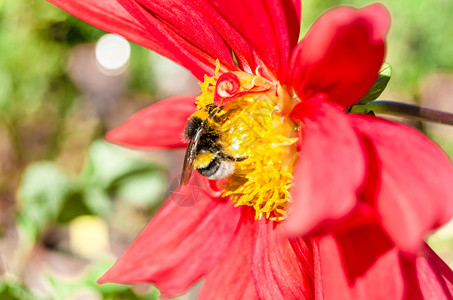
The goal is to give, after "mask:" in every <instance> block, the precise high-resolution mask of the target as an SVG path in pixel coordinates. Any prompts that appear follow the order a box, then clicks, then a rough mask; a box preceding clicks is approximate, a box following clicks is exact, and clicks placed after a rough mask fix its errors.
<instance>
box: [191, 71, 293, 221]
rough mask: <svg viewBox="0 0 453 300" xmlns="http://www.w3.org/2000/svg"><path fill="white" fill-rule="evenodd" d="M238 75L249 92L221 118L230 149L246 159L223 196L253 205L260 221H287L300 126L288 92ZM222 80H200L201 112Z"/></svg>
mask: <svg viewBox="0 0 453 300" xmlns="http://www.w3.org/2000/svg"><path fill="white" fill-rule="evenodd" d="M234 74H235V75H236V76H238V78H239V80H240V83H241V87H240V88H239V91H238V92H239V93H240V92H241V91H246V92H245V93H243V94H240V96H238V97H236V98H234V99H233V100H231V101H229V102H227V103H226V104H225V105H224V107H223V109H222V110H220V111H219V112H218V113H217V117H218V120H220V121H219V122H220V125H221V128H222V136H223V141H222V142H223V144H224V146H225V148H226V151H227V152H228V153H229V154H231V155H232V156H233V157H236V158H241V159H239V160H237V161H236V163H235V172H234V174H233V175H231V176H230V177H229V178H227V180H226V182H225V184H224V186H223V194H224V195H225V196H230V198H231V200H232V202H233V203H234V205H235V206H240V205H247V206H251V207H253V208H254V209H255V218H256V219H259V218H262V217H265V218H267V219H271V220H282V219H284V218H285V217H286V209H287V206H288V202H290V201H291V198H290V197H291V196H290V193H289V189H290V188H291V181H292V173H293V168H294V164H295V162H296V160H297V151H296V146H295V142H296V141H297V138H296V137H295V135H296V125H295V124H294V123H293V122H292V121H291V120H290V119H289V118H288V117H287V113H286V111H287V108H286V106H288V105H289V104H288V103H289V102H288V101H290V100H289V99H288V98H289V96H288V94H284V95H282V89H281V87H280V86H279V85H277V84H275V83H272V82H270V81H268V80H267V79H265V78H263V77H261V76H258V75H252V74H248V73H245V72H234ZM217 78H218V75H216V76H214V77H207V76H206V77H205V81H204V82H203V83H200V87H201V89H202V92H201V94H200V95H199V96H198V97H197V106H198V109H199V110H204V108H205V107H206V106H207V105H210V104H212V103H213V99H214V93H215V84H216V80H217ZM249 90H250V92H248V91H249ZM281 104H283V105H284V106H285V107H283V108H285V109H282V107H281ZM244 158H245V159H244ZM208 159H209V158H208V157H206V160H205V159H203V161H204V162H205V161H208ZM211 159H212V158H211ZM200 160H201V158H200ZM200 164H202V163H201V162H200Z"/></svg>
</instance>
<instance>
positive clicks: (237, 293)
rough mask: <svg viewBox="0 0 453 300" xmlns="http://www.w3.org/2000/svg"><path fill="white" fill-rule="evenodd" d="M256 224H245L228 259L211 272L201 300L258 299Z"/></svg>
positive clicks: (245, 222)
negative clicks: (254, 266) (254, 259)
mask: <svg viewBox="0 0 453 300" xmlns="http://www.w3.org/2000/svg"><path fill="white" fill-rule="evenodd" d="M255 232H256V226H254V224H253V222H247V221H245V220H243V222H241V223H240V227H239V230H238V233H237V235H236V236H235V238H234V240H233V242H232V243H231V246H230V248H229V249H228V251H227V253H226V254H225V258H224V259H223V260H222V261H221V262H220V263H219V264H218V265H217V266H216V267H215V268H214V270H212V272H210V273H209V274H208V275H207V276H206V279H205V281H204V283H203V286H202V288H201V291H200V295H199V296H198V298H197V299H198V300H202V299H206V300H211V299H232V300H233V299H234V300H236V299H237V300H240V299H244V300H249V299H250V300H253V299H258V295H257V294H256V290H255V284H254V282H253V278H252V266H251V260H252V241H253V239H254V237H255V235H256V233H255Z"/></svg>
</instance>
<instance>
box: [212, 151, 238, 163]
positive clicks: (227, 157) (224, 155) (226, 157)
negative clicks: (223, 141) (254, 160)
mask: <svg viewBox="0 0 453 300" xmlns="http://www.w3.org/2000/svg"><path fill="white" fill-rule="evenodd" d="M216 155H217V156H218V157H220V158H222V159H224V160H229V161H235V160H236V159H235V158H234V156H232V155H230V154H228V153H225V152H220V151H218V152H216Z"/></svg>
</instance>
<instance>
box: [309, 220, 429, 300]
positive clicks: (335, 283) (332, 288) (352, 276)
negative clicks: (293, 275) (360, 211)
mask: <svg viewBox="0 0 453 300" xmlns="http://www.w3.org/2000/svg"><path fill="white" fill-rule="evenodd" d="M313 260H314V262H315V277H314V283H315V290H316V296H315V299H324V300H329V299H335V300H342V299H344V300H350V299H367V300H373V299H376V300H378V299H379V300H382V299H403V293H404V282H403V278H402V274H401V270H400V264H399V257H398V251H397V249H396V248H392V245H391V244H390V242H389V240H388V238H387V237H386V236H385V235H384V234H383V233H382V231H381V230H380V229H379V228H378V227H377V226H374V227H361V228H357V229H355V230H350V231H348V232H346V233H344V234H342V235H340V236H334V235H327V236H325V237H322V238H319V239H316V240H314V241H313ZM433 299H434V298H433Z"/></svg>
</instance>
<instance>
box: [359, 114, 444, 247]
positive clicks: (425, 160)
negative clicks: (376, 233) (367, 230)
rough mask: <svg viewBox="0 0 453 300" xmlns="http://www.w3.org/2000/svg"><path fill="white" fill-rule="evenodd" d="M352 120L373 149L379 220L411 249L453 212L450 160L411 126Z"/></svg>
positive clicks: (419, 244) (372, 120)
mask: <svg viewBox="0 0 453 300" xmlns="http://www.w3.org/2000/svg"><path fill="white" fill-rule="evenodd" d="M351 120H352V122H353V124H354V127H355V129H356V130H357V131H358V132H360V133H361V134H363V135H364V136H365V138H367V139H368V140H369V141H370V143H368V147H373V148H374V149H371V152H372V153H377V160H378V161H379V164H380V168H379V172H380V174H378V175H377V176H376V178H375V179H374V180H375V184H377V185H378V186H377V190H376V192H375V199H376V200H375V201H376V202H375V203H376V208H377V214H378V216H379V219H380V222H381V223H382V226H383V228H384V230H385V231H386V232H387V233H388V234H389V236H390V237H391V238H392V240H393V241H394V242H395V243H396V244H397V246H398V247H399V248H400V249H402V250H404V251H409V252H414V253H415V252H416V251H417V250H418V249H419V247H420V246H422V245H423V239H424V237H425V236H426V234H427V232H429V231H430V230H432V229H434V228H437V227H438V226H440V225H442V224H444V223H445V222H447V221H448V220H450V218H451V217H452V216H453V192H452V190H451V186H452V182H453V168H452V164H451V162H450V160H449V159H448V157H447V155H446V154H445V153H444V152H443V151H442V150H441V149H440V148H439V147H438V146H437V145H435V144H434V143H433V142H431V141H430V140H429V139H428V138H426V137H425V136H424V135H422V134H421V133H420V132H418V131H416V130H415V129H413V128H410V127H408V126H405V125H402V124H397V123H392V122H389V121H385V120H382V119H379V118H374V117H367V116H357V115H351ZM375 155H376V154H375ZM376 179H377V180H379V181H377V182H376Z"/></svg>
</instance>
